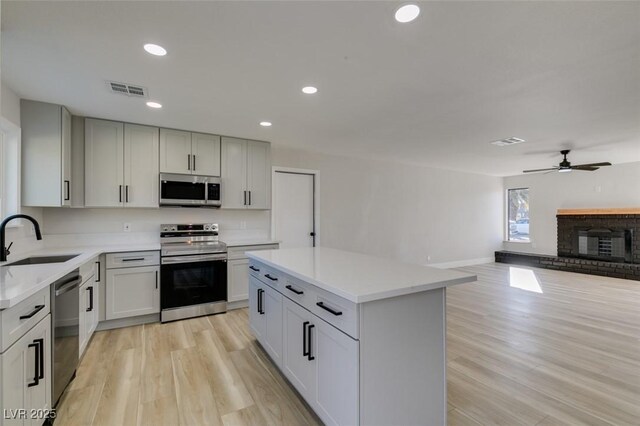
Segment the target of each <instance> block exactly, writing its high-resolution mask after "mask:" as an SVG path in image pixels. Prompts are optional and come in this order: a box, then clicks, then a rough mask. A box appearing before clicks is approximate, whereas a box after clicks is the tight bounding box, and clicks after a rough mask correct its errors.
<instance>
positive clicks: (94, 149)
mask: <svg viewBox="0 0 640 426" xmlns="http://www.w3.org/2000/svg"><path fill="white" fill-rule="evenodd" d="M84 131H85V133H84V135H85V139H84V141H85V145H84V156H85V162H84V164H85V167H84V176H85V182H84V185H85V192H84V202H85V206H86V207H120V206H123V205H124V202H123V200H124V194H123V191H124V136H123V134H124V124H123V123H117V122H115V121H106V120H96V119H92V118H87V119H86V120H85V130H84Z"/></svg>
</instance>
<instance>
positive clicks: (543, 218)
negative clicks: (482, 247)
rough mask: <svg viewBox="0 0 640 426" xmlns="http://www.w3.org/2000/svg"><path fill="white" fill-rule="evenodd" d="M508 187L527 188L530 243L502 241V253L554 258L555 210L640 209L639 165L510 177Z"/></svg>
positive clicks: (507, 181)
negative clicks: (508, 251) (535, 254)
mask: <svg viewBox="0 0 640 426" xmlns="http://www.w3.org/2000/svg"><path fill="white" fill-rule="evenodd" d="M639 149H640V147H639ZM509 188H529V208H530V212H529V217H530V224H529V233H530V236H531V243H509V242H505V243H504V248H505V250H513V251H520V252H528V253H541V254H551V255H556V254H557V223H556V211H557V210H558V209H567V208H615V207H640V162H636V163H626V164H618V165H614V166H611V167H602V168H601V169H600V170H597V171H595V172H578V171H573V172H571V173H549V174H530V175H518V176H510V177H506V178H504V189H505V190H507V189H509ZM503 233H504V229H503Z"/></svg>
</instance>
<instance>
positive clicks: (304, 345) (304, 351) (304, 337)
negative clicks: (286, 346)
mask: <svg viewBox="0 0 640 426" xmlns="http://www.w3.org/2000/svg"><path fill="white" fill-rule="evenodd" d="M307 325H309V321H305V322H303V323H302V356H307V357H308V356H309V351H308V350H307Z"/></svg>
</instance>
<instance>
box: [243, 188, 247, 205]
mask: <svg viewBox="0 0 640 426" xmlns="http://www.w3.org/2000/svg"><path fill="white" fill-rule="evenodd" d="M243 192H244V205H245V206H246V205H247V191H243Z"/></svg>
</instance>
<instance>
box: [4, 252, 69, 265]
mask: <svg viewBox="0 0 640 426" xmlns="http://www.w3.org/2000/svg"><path fill="white" fill-rule="evenodd" d="M77 256H78V255H77V254H67V255H63V256H33V257H25V258H24V259H22V260H18V261H16V262H11V263H7V264H6V265H4V266H20V265H42V264H45V263H62V262H66V261H67V260H71V259H73V258H74V257H77Z"/></svg>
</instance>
